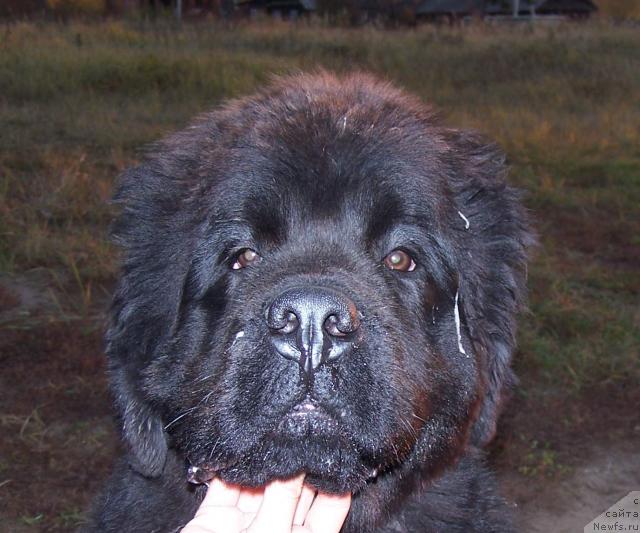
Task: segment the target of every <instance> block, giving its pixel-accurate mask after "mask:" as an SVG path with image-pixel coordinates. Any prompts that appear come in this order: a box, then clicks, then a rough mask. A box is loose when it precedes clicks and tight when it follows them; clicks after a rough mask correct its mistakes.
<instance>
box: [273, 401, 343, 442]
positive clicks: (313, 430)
mask: <svg viewBox="0 0 640 533" xmlns="http://www.w3.org/2000/svg"><path fill="white" fill-rule="evenodd" d="M338 431H339V424H338V421H337V420H336V418H335V417H334V416H333V415H331V413H329V411H327V410H326V409H325V408H324V407H322V406H320V405H318V404H317V403H315V402H313V401H312V400H308V399H306V400H303V401H302V402H300V403H298V404H296V405H294V406H293V408H292V409H291V410H290V411H289V412H288V413H286V414H285V416H284V417H283V418H282V420H281V421H280V423H279V424H278V426H277V429H276V433H277V434H278V436H281V437H285V438H287V437H288V438H294V439H296V438H310V437H311V438H312V437H315V436H325V437H326V436H331V435H337V434H338Z"/></svg>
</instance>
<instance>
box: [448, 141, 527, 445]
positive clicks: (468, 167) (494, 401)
mask: <svg viewBox="0 0 640 533" xmlns="http://www.w3.org/2000/svg"><path fill="white" fill-rule="evenodd" d="M447 140H448V142H449V144H450V146H451V148H452V152H451V153H450V156H451V157H452V158H454V165H453V166H454V169H455V170H454V173H455V175H453V176H451V182H452V183H453V187H454V195H455V201H456V206H457V209H458V215H459V218H458V222H459V226H460V227H459V228H458V229H459V231H458V233H459V237H461V240H460V242H461V243H462V246H461V247H460V249H459V254H458V255H459V258H460V259H459V262H460V266H459V272H460V287H459V295H460V302H461V309H462V312H463V320H464V323H465V325H466V327H467V331H468V333H469V335H470V337H471V342H472V345H473V349H474V352H475V354H476V357H477V358H478V360H479V362H480V367H481V372H482V380H483V381H484V398H483V400H482V404H481V407H480V411H479V414H478V417H477V419H476V422H475V424H474V427H473V430H472V435H471V442H472V443H473V444H476V445H484V444H486V443H487V442H489V441H490V440H491V439H492V437H493V436H494V433H495V428H496V422H497V418H498V416H499V414H500V407H501V404H502V402H503V400H504V398H505V396H506V393H507V392H508V391H509V389H510V388H511V386H512V385H513V384H514V383H515V381H516V379H515V376H514V374H513V372H512V370H511V368H510V363H511V359H512V355H513V351H514V349H515V345H516V315H517V312H518V311H519V310H521V309H522V308H523V307H524V306H525V299H526V298H525V296H526V288H525V284H526V272H527V270H526V265H527V250H528V248H529V247H531V246H532V245H533V244H534V243H535V237H534V235H533V234H532V232H531V230H530V225H529V219H528V216H527V213H526V210H525V209H524V207H523V206H522V204H521V202H520V194H519V193H518V191H517V190H515V189H513V188H511V187H509V186H508V185H507V184H506V183H505V181H504V177H505V174H506V165H505V162H504V160H505V158H504V155H503V154H502V153H501V152H500V150H498V149H497V147H496V146H494V145H492V144H488V143H487V142H486V141H485V140H484V139H482V138H481V137H480V136H477V135H475V134H472V133H466V132H460V131H449V132H448V138H447Z"/></svg>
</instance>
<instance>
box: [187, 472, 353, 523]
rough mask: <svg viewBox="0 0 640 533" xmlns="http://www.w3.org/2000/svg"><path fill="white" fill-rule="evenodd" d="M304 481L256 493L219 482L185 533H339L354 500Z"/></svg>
mask: <svg viewBox="0 0 640 533" xmlns="http://www.w3.org/2000/svg"><path fill="white" fill-rule="evenodd" d="M303 481H304V476H303V475H301V476H298V477H296V478H294V479H290V480H287V481H272V482H271V483H269V484H267V485H266V487H262V488H258V489H251V488H246V487H238V486H236V485H228V484H226V483H224V482H223V481H222V480H220V479H214V480H212V481H211V482H210V483H209V488H208V489H207V495H206V496H205V498H204V500H203V501H202V504H201V505H200V508H199V509H198V512H197V513H196V516H195V518H194V519H193V520H191V522H189V523H188V524H187V525H186V526H185V527H184V529H183V530H182V533H338V532H339V531H340V528H341V527H342V524H343V523H344V520H345V518H346V516H347V513H348V512H349V507H350V506H351V494H343V495H334V494H323V493H316V491H315V490H313V489H312V488H310V487H307V486H305V485H303Z"/></svg>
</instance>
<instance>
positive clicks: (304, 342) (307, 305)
mask: <svg viewBox="0 0 640 533" xmlns="http://www.w3.org/2000/svg"><path fill="white" fill-rule="evenodd" d="M266 316H267V325H268V326H269V329H270V330H271V333H272V335H271V340H272V342H273V344H274V346H275V347H276V350H277V351H278V353H280V354H281V355H282V356H283V357H286V358H287V359H292V360H295V361H298V362H299V363H300V367H301V368H302V369H303V370H304V372H305V373H306V374H308V375H309V374H311V373H313V372H314V371H315V370H316V369H317V368H318V367H319V366H320V365H321V364H322V363H324V362H326V361H332V360H335V359H337V358H338V357H341V356H343V355H345V354H346V353H348V352H350V351H351V350H353V348H354V343H355V341H356V335H355V333H356V332H357V330H358V328H359V327H360V321H359V319H358V310H357V309H356V306H355V304H354V303H353V302H352V301H351V300H350V299H349V298H347V297H346V296H344V295H342V294H340V293H339V292H337V291H333V290H330V289H325V288H320V287H308V288H294V289H289V290H287V291H285V292H283V293H282V294H281V295H280V296H278V297H277V298H276V299H275V300H274V301H273V303H272V304H271V305H270V306H269V308H268V309H267V313H266Z"/></svg>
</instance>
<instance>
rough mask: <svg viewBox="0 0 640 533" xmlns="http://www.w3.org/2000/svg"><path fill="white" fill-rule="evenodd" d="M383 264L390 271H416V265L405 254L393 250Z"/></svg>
mask: <svg viewBox="0 0 640 533" xmlns="http://www.w3.org/2000/svg"><path fill="white" fill-rule="evenodd" d="M384 264H385V265H386V266H387V268H390V269H391V270H399V271H400V272H411V271H413V270H415V269H416V263H415V261H414V260H413V259H412V258H411V256H410V255H409V254H408V253H407V252H403V251H402V250H394V251H393V252H391V253H390V254H389V255H387V257H385V258H384Z"/></svg>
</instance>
